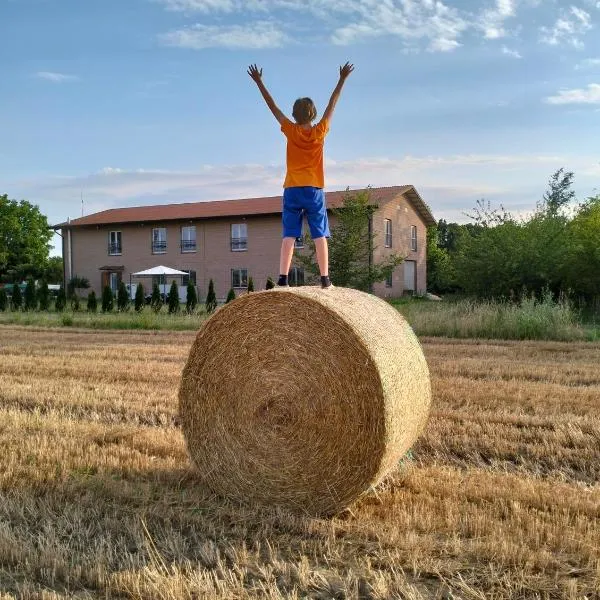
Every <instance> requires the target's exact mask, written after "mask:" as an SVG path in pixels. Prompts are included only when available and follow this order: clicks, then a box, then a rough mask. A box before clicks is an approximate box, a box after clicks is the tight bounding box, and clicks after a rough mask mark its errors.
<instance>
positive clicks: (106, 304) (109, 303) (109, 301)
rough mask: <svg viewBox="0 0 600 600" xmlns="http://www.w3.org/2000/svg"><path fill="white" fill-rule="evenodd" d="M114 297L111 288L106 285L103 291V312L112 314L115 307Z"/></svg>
mask: <svg viewBox="0 0 600 600" xmlns="http://www.w3.org/2000/svg"><path fill="white" fill-rule="evenodd" d="M114 300H115V299H114V296H113V293H112V290H111V289H110V286H108V285H105V286H104V289H103V290H102V312H103V313H106V312H112V309H113V306H114Z"/></svg>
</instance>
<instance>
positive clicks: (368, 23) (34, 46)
mask: <svg viewBox="0 0 600 600" xmlns="http://www.w3.org/2000/svg"><path fill="white" fill-rule="evenodd" d="M599 32H600V1H599V0H573V2H572V3H571V2H568V1H567V2H559V1H551V0H549V1H542V0H486V1H485V2H472V1H467V0H457V1H455V2H450V0H446V1H445V2H442V1H437V2H436V1H434V0H245V1H242V0H104V1H102V2H101V1H100V0H87V1H86V2H82V1H81V0H0V34H1V36H2V41H3V43H2V46H3V47H2V50H1V51H0V70H1V72H2V74H3V75H2V78H3V81H2V93H1V94H0V132H2V144H0V193H8V195H9V197H12V198H17V199H21V198H25V199H27V200H30V201H31V202H34V203H36V204H38V205H39V206H40V208H41V210H42V211H43V212H44V213H45V214H47V215H48V217H49V220H50V221H51V222H53V223H54V222H59V221H62V220H64V219H66V218H67V217H71V218H75V217H77V216H80V215H81V196H82V195H83V198H84V211H85V213H86V214H88V213H90V212H95V211H98V210H102V209H105V208H110V207H116V206H131V205H140V204H156V203H165V202H191V201H200V200H219V199H227V198H236V197H251V196H261V195H276V194H279V193H280V191H281V184H282V180H283V175H284V168H285V167H284V157H285V144H284V138H283V136H282V134H281V133H280V131H279V128H278V124H277V123H276V121H275V120H274V119H273V117H272V116H271V114H270V113H269V111H268V110H267V108H266V107H265V106H264V104H263V103H262V99H261V98H260V95H259V93H258V90H257V89H256V87H255V85H254V84H253V83H252V81H251V80H250V78H249V77H248V76H247V75H246V67H247V66H248V64H249V63H254V62H256V63H258V64H259V65H261V66H262V67H263V69H264V80H265V83H266V84H267V86H268V88H269V89H270V90H271V92H272V94H273V96H274V97H275V99H276V101H277V102H278V104H279V105H280V107H281V108H282V110H284V112H286V113H288V114H289V113H290V112H291V105H292V103H293V101H294V100H295V99H296V98H297V97H299V96H305V95H309V96H311V97H312V98H313V99H314V100H315V102H316V103H317V107H318V108H319V109H320V110H321V111H322V110H323V109H324V107H325V105H326V103H327V100H328V98H329V95H330V93H331V90H332V88H333V87H334V85H335V83H336V80H337V75H338V68H339V65H340V64H343V63H344V62H345V61H346V60H350V61H351V62H353V63H354V64H355V66H356V70H355V72H354V73H353V74H352V75H351V77H350V79H349V80H348V82H347V84H346V87H345V89H344V92H343V96H342V98H341V100H340V103H339V104H338V108H337V111H336V114H335V116H334V119H333V122H332V126H331V131H330V135H329V137H328V140H327V143H326V185H327V188H328V189H331V190H333V189H343V188H345V187H348V186H350V187H351V188H355V187H361V186H366V185H372V186H381V185H400V184H405V183H411V184H413V185H415V186H416V187H417V189H418V190H419V192H420V193H421V195H422V196H423V198H424V199H425V201H426V202H428V203H429V205H430V206H431V208H432V210H433V212H434V215H435V216H436V218H446V219H449V220H456V221H463V222H464V221H465V220H466V217H465V216H464V214H463V213H464V212H465V211H469V210H470V209H471V208H472V207H473V206H474V204H475V201H476V200H477V199H479V198H486V199H489V200H491V201H492V202H493V203H495V204H499V203H502V204H504V206H505V207H506V208H507V209H509V210H511V211H512V212H514V213H523V212H526V211H527V210H529V209H531V208H533V207H534V206H535V202H536V201H537V200H538V199H539V198H540V196H541V195H542V193H543V191H544V189H545V187H546V182H547V180H548V178H549V176H550V175H551V173H552V172H553V171H554V170H555V169H557V168H559V167H561V166H564V167H566V168H567V169H570V170H573V171H574V172H575V175H576V189H577V192H578V193H579V195H580V196H581V197H584V196H587V195H590V194H592V193H595V191H597V190H598V188H599V187H600V185H599V182H600V156H599V153H598V148H599V143H598V140H600V33H599Z"/></svg>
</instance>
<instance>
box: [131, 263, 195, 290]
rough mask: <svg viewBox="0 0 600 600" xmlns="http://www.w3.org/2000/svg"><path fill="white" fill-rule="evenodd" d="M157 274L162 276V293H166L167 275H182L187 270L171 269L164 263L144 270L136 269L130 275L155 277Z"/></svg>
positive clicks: (186, 273) (185, 273)
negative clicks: (136, 270) (135, 271)
mask: <svg viewBox="0 0 600 600" xmlns="http://www.w3.org/2000/svg"><path fill="white" fill-rule="evenodd" d="M158 275H162V276H163V277H164V282H165V283H163V284H162V286H163V292H162V293H163V294H164V293H166V287H167V276H168V275H172V276H182V275H188V272H187V271H179V270H178V269H172V268H171V267H165V266H164V265H158V266H157V267H152V268H151V269H146V270H145V271H138V272H137V273H132V274H131V277H156V276H158ZM129 287H130V288H131V278H130V280H129Z"/></svg>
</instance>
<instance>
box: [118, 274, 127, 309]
mask: <svg viewBox="0 0 600 600" xmlns="http://www.w3.org/2000/svg"><path fill="white" fill-rule="evenodd" d="M117 309H118V310H119V312H125V311H126V310H128V309H129V293H128V292H127V286H126V285H125V283H124V282H123V281H121V283H119V289H118V291H117Z"/></svg>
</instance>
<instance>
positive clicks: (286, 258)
mask: <svg viewBox="0 0 600 600" xmlns="http://www.w3.org/2000/svg"><path fill="white" fill-rule="evenodd" d="M295 241H296V238H293V237H286V238H283V240H282V241H281V255H280V258H279V274H280V275H287V274H288V273H289V272H290V267H291V265H292V256H293V255H294V242H295Z"/></svg>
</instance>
